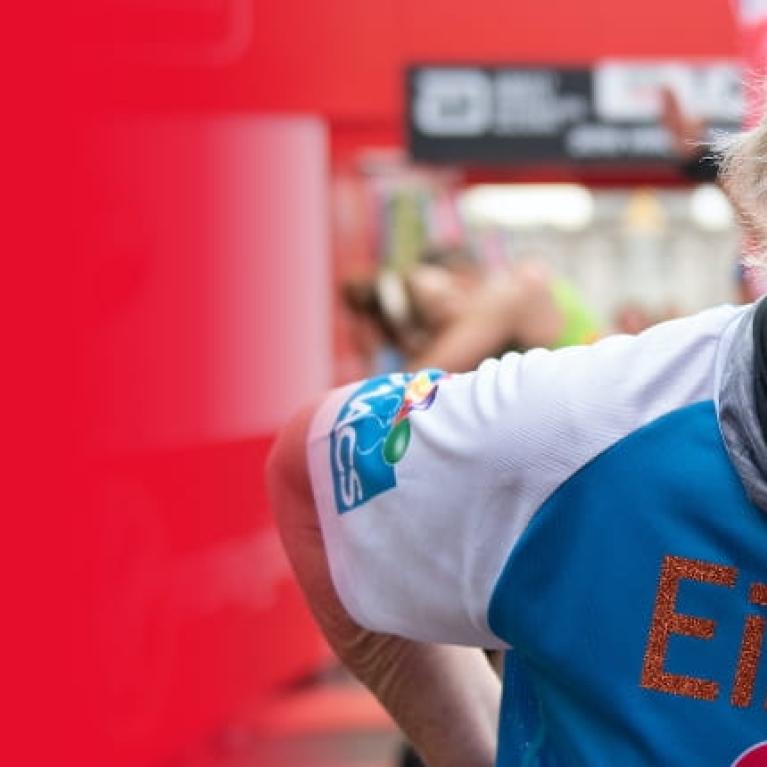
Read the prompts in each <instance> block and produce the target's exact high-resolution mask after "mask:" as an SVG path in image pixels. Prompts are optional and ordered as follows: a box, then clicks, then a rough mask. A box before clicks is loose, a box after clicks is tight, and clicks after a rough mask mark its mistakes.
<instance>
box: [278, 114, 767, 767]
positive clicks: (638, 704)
mask: <svg viewBox="0 0 767 767" xmlns="http://www.w3.org/2000/svg"><path fill="white" fill-rule="evenodd" d="M729 151H730V154H729V161H728V162H729V165H728V167H729V173H730V178H731V181H732V185H731V191H732V193H733V194H734V195H736V196H737V199H738V200H739V204H740V207H741V209H742V210H743V211H746V213H747V215H748V217H749V220H750V222H751V225H752V227H753V229H754V231H757V232H759V233H760V235H761V236H762V242H764V235H765V233H767V224H765V221H767V206H766V205H765V201H764V195H763V190H764V188H765V187H766V186H767V122H763V123H762V124H760V125H759V126H758V127H757V128H756V129H755V130H754V131H753V132H751V133H748V134H745V135H744V136H743V137H741V138H740V139H739V140H738V141H737V142H735V143H733V145H732V146H731V147H730V150H729ZM269 484H270V492H271V497H272V502H273V508H274V509H275V511H276V513H277V515H278V520H279V526H280V530H281V534H282V537H283V541H284V544H285V547H286V550H287V552H288V555H289V557H290V560H291V562H292V564H293V567H294V568H295V571H296V573H297V576H298V579H299V582H300V583H301V585H302V587H303V588H304V590H305V592H306V594H307V597H308V599H309V603H310V605H311V607H312V609H313V611H314V614H315V616H316V618H317V620H318V621H319V623H320V625H321V626H322V628H323V630H324V631H325V633H326V635H327V637H328V639H329V641H330V643H331V645H332V646H333V648H334V649H335V651H336V653H337V654H338V655H339V657H340V658H341V659H342V660H343V661H344V662H345V663H346V664H347V665H348V667H349V668H350V669H352V670H353V672H354V673H355V674H356V675H357V676H358V677H359V678H360V679H361V680H362V681H363V682H364V683H365V684H366V685H367V686H368V687H369V688H370V689H371V690H372V691H373V692H374V693H375V694H376V695H377V696H378V698H379V700H381V702H382V703H383V705H384V706H385V707H386V708H387V709H388V710H389V712H390V713H391V714H392V716H393V717H394V718H395V720H396V721H397V722H398V723H399V724H400V726H401V727H402V729H403V730H404V732H405V733H406V734H407V735H408V736H409V737H410V738H411V740H412V741H413V742H414V743H415V744H416V746H417V748H418V749H419V751H420V753H421V754H422V755H423V757H424V759H425V761H426V763H427V764H429V765H430V767H466V765H472V767H490V765H492V764H497V765H502V766H504V767H505V766H506V765H514V764H520V763H521V764H530V763H545V764H555V763H556V764H568V765H596V764H610V765H617V764H620V765H627V766H633V765H636V766H637V767H640V766H646V765H664V766H668V767H675V766H679V767H682V766H683V765H688V764H693V763H694V764H697V765H703V766H704V767H705V766H706V765H711V766H712V767H714V765H734V764H740V763H741V761H742V760H741V757H743V758H745V757H746V755H749V756H748V758H749V759H752V757H754V756H756V758H757V759H759V758H760V757H761V758H762V759H764V758H765V757H766V756H767V744H765V742H764V734H765V712H764V695H765V691H764V688H763V684H762V682H763V681H764V678H763V676H764V675H763V674H761V671H762V670H763V669H762V666H763V665H764V660H765V659H764V652H763V650H764V648H763V643H764V642H763V640H764V630H765V618H764V615H763V612H764V609H765V607H767V564H766V563H767V516H765V515H766V514H767V304H766V303H765V302H764V301H762V302H761V303H759V304H757V305H752V306H743V307H730V306H725V307H719V308H715V309H711V310H708V311H705V312H701V313H700V314H697V315H694V316H692V317H688V318H684V319H680V320H676V321H672V322H667V323H663V324H661V325H658V326H655V327H653V328H651V329H649V330H647V331H645V332H644V333H641V334H640V335H637V336H630V335H621V336H613V337H610V338H606V339H604V340H602V341H599V342H597V343H595V344H593V345H590V346H580V347H577V348H570V349H561V350H557V351H546V350H543V349H536V350H534V351H531V352H528V353H527V354H524V355H521V354H515V353H512V354H508V355H506V356H505V357H504V358H503V359H502V360H500V361H499V360H490V361H486V362H485V363H483V364H482V365H481V366H480V367H479V368H478V369H477V370H476V371H474V372H471V373H467V374H463V375H454V376H443V375H441V374H440V373H439V372H438V371H423V372H421V373H419V374H417V375H392V376H387V377H383V378H378V379H373V380H370V381H366V382H362V383H361V384H352V385H350V386H348V387H345V388H344V389H341V390H336V391H335V392H333V393H331V394H329V395H328V396H327V397H325V398H323V399H322V401H321V402H320V403H315V404H314V405H312V406H310V407H307V408H305V409H304V410H303V411H302V412H301V413H300V414H299V415H298V416H296V418H295V419H294V420H293V421H292V423H291V424H290V425H289V426H288V427H287V429H286V430H285V431H284V432H283V434H282V436H281V438H280V440H279V442H278V444H277V446H276V449H275V451H274V453H273V456H272V459H271V463H270V469H269ZM682 643H684V645H682ZM511 646H513V647H514V650H515V652H514V654H513V656H512V657H513V658H514V663H512V664H508V663H507V664H506V668H505V670H504V680H503V688H504V696H503V699H502V698H501V685H500V684H499V681H498V679H497V677H496V676H495V675H494V673H493V672H492V670H491V669H490V667H489V665H488V664H487V662H486V661H485V659H484V656H483V655H482V654H481V653H480V651H479V650H478V649H476V648H478V647H495V648H498V649H506V648H508V647H511ZM752 761H753V760H752ZM749 763H751V762H749ZM753 763H759V762H758V761H753Z"/></svg>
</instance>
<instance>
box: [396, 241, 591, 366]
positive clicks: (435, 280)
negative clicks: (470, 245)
mask: <svg viewBox="0 0 767 767" xmlns="http://www.w3.org/2000/svg"><path fill="white" fill-rule="evenodd" d="M408 284H409V290H410V292H411V294H412V296H413V299H414V301H415V304H416V306H417V307H418V311H419V314H420V316H421V321H422V322H423V324H424V326H425V328H426V330H427V332H428V339H429V340H428V342H427V343H425V344H424V345H422V346H421V347H420V349H419V350H418V353H417V354H416V355H415V356H411V357H410V358H409V366H410V367H411V368H413V369H417V368H422V367H438V368H441V369H444V370H448V371H464V370H470V369H473V368H474V367H476V366H477V364H479V363H480V362H481V361H482V360H483V359H485V358H487V357H497V356H500V355H501V354H503V353H505V352H507V351H512V350H520V349H529V348H533V347H537V346H544V347H548V348H558V347H561V346H570V345H574V344H582V343H590V342H591V341H593V340H595V339H596V338H597V337H598V335H599V330H598V326H597V323H596V322H595V320H594V318H593V316H592V314H591V312H590V311H589V310H588V308H587V307H586V305H585V303H584V302H583V300H582V299H581V298H580V296H579V295H578V293H577V292H576V291H575V289H574V288H573V287H572V286H571V285H569V284H568V283H567V282H566V281H565V280H563V279H562V278H561V277H559V276H557V275H555V274H553V273H552V271H551V270H550V269H549V268H548V267H546V266H545V265H544V264H541V263H538V262H535V261H532V260H525V261H519V262H517V263H514V264H511V265H509V266H507V267H504V268H502V269H499V270H495V271H493V272H488V271H487V270H485V269H483V268H482V267H481V266H480V265H479V264H478V263H477V262H476V261H475V260H473V259H472V258H471V257H470V256H469V255H468V254H467V253H466V252H465V251H461V250H458V249H455V248H453V249H449V250H447V251H439V250H432V251H428V252H427V253H425V254H424V257H423V260H422V263H421V265H419V266H418V267H417V268H416V269H414V270H413V271H412V272H411V274H410V275H409V276H408Z"/></svg>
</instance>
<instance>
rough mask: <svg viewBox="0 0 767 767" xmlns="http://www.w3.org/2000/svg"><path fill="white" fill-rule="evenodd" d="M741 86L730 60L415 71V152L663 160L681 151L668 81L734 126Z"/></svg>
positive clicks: (487, 160) (534, 160) (411, 101)
mask: <svg viewBox="0 0 767 767" xmlns="http://www.w3.org/2000/svg"><path fill="white" fill-rule="evenodd" d="M740 82H741V72H740V69H739V68H738V66H737V65H736V64H734V63H732V62H730V61H717V62H710V63H696V64H694V65H691V64H685V63H679V62H660V63H652V62H638V63H636V62H619V61H611V62H605V63H603V64H600V65H598V66H596V67H594V68H562V67H515V66H503V67H478V66H422V67H413V68H411V69H410V70H409V71H408V73H407V119H408V133H409V149H410V154H411V157H412V158H413V159H414V160H417V161H424V162H436V163H446V162H449V163H477V164H493V165H498V164H551V163H556V164H562V163H563V162H564V163H568V164H577V165H581V164H585V165H594V164H597V165H606V164H620V165H621V166H625V165H627V164H630V165H647V164H655V165H657V164H658V163H659V162H663V163H666V162H668V161H669V160H671V159H672V158H673V156H674V154H673V147H672V143H671V138H670V136H669V135H668V134H667V132H666V131H665V130H664V128H663V127H662V126H661V124H660V121H659V106H660V101H659V96H658V94H659V91H660V87H661V86H662V85H667V86H669V87H672V88H673V90H674V91H675V93H677V95H678V96H679V98H680V100H681V101H682V104H683V106H684V108H685V109H686V110H689V111H690V112H691V113H694V114H696V115H698V116H700V117H701V118H703V119H704V120H705V121H706V123H707V124H708V125H709V127H710V128H711V129H712V130H725V131H727V130H733V129H736V128H737V126H738V125H739V124H740V121H741V119H742V114H743V93H742V88H741V85H740Z"/></svg>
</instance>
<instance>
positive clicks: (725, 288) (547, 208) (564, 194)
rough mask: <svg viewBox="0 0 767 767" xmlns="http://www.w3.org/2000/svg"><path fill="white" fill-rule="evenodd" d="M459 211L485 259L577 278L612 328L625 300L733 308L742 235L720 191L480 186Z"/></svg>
mask: <svg viewBox="0 0 767 767" xmlns="http://www.w3.org/2000/svg"><path fill="white" fill-rule="evenodd" d="M460 211H461V214H462V217H463V219H464V222H465V224H466V228H467V231H468V232H469V236H470V238H471V241H472V243H473V245H474V246H475V249H476V250H477V251H478V252H479V253H483V252H484V251H486V250H488V249H489V248H488V243H489V242H492V249H494V250H497V249H498V247H499V243H500V247H501V249H502V250H503V252H504V254H505V256H506V257H507V258H512V259H513V258H518V257H524V256H533V257H537V258H540V259H542V260H543V261H546V262H547V263H550V264H551V265H552V266H553V267H554V268H556V269H557V270H558V271H559V272H560V273H561V274H563V275H564V276H566V277H567V278H569V279H570V280H572V282H573V283H574V284H575V285H576V286H577V287H578V288H579V289H580V291H581V292H582V293H583V295H584V296H585V297H586V299H587V300H588V301H589V303H590V304H591V306H592V307H593V308H594V310H595V311H596V312H597V313H598V314H599V315H600V317H601V318H602V320H603V322H605V324H606V325H608V326H609V325H610V324H611V321H612V319H613V317H614V316H615V313H616V311H617V310H618V309H619V308H620V307H621V306H623V305H625V304H627V303H639V304H641V305H642V306H644V307H645V308H646V309H647V310H648V311H650V312H652V313H667V312H671V311H677V312H680V313H688V312H693V311H697V310H699V309H702V308H704V307H706V306H712V305H715V304H719V303H725V302H729V301H732V300H733V298H734V295H735V274H734V264H735V260H736V256H737V252H738V246H739V239H740V236H739V232H738V229H737V226H736V223H735V218H734V215H733V212H732V209H731V207H730V205H729V203H728V202H727V199H726V198H725V197H724V195H723V194H722V193H721V192H720V191H719V189H718V188H717V187H715V186H711V185H704V186H700V187H697V188H696V189H694V190H692V191H687V190H673V189H668V190H658V189H649V188H646V189H642V188H640V189H613V190H604V191H602V190H589V189H587V188H586V187H582V186H579V185H574V184H552V185H482V186H477V187H474V188H472V189H469V190H467V191H466V192H465V193H464V194H463V195H462V198H461V201H460Z"/></svg>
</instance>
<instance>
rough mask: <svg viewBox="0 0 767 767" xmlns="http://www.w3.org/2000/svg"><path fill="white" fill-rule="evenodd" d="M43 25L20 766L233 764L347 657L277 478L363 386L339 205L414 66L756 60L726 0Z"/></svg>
mask: <svg viewBox="0 0 767 767" xmlns="http://www.w3.org/2000/svg"><path fill="white" fill-rule="evenodd" d="M24 16H25V18H20V19H18V26H13V27H11V28H10V29H9V31H11V35H10V37H12V38H13V42H14V43H15V45H13V46H11V47H9V48H7V53H8V54H9V55H8V61H7V62H6V74H7V76H8V78H9V80H10V84H9V101H8V112H7V114H6V120H7V123H8V124H7V126H6V130H7V132H8V135H7V141H6V153H5V154H6V155H7V157H6V160H7V162H6V168H7V175H6V179H7V181H6V187H7V192H8V193H9V195H10V197H12V198H13V199H12V201H11V202H10V203H9V204H8V206H7V207H6V217H7V222H6V228H5V231H6V237H7V239H6V243H7V248H8V251H9V252H8V254H7V259H8V260H9V261H10V262H11V264H12V268H11V270H10V271H9V279H8V280H7V283H6V284H7V285H8V291H7V292H8V300H7V301H6V302H5V308H6V312H7V316H6V326H7V328H8V329H9V331H10V332H9V333H8V336H9V345H8V348H9V354H10V356H9V360H12V363H11V364H10V365H9V371H10V375H8V379H9V381H8V383H7V387H8V391H7V397H6V402H8V403H9V411H10V412H9V417H8V435H9V445H10V446H11V452H12V453H13V456H12V459H11V460H10V461H9V462H8V469H9V471H8V474H9V481H8V487H9V494H8V499H9V507H8V508H9V511H8V514H9V516H10V517H11V518H12V525H11V527H12V529H13V534H12V535H9V536H8V540H9V547H8V548H9V551H8V557H6V561H7V573H6V583H7V585H8V587H9V591H10V595H9V601H8V604H9V611H8V613H7V615H8V621H7V631H6V633H7V634H8V636H7V639H6V641H7V642H8V648H7V650H6V653H5V657H6V665H7V674H6V677H7V680H8V688H7V689H8V694H7V702H8V703H9V704H10V708H11V709H12V713H11V716H10V717H9V719H8V730H9V739H8V742H7V744H6V748H7V752H8V754H11V753H12V752H13V751H14V749H18V754H19V755H18V756H17V757H15V758H16V759H17V760H18V761H17V763H20V764H43V763H48V762H49V761H51V760H52V759H54V758H55V759H56V761H57V763H59V764H78V765H83V764H90V763H93V764H98V765H122V764H124V765H130V766H131V767H144V766H146V767H150V766H151V767H154V766H155V765H171V764H178V765H186V764H198V763H209V764H212V763H214V761H215V758H214V756H205V755H206V754H208V751H206V750H205V748H204V747H203V745H202V744H206V743H209V742H210V739H211V738H214V737H216V735H217V733H222V732H224V733H225V732H229V731H231V730H232V728H235V727H256V726H257V725H258V723H259V722H260V721H264V719H263V717H264V713H263V712H264V710H265V709H268V707H269V705H270V702H271V701H272V700H274V699H275V697H276V696H278V695H279V694H280V693H281V692H283V691H284V690H285V689H287V688H289V687H290V685H295V684H296V683H298V682H300V680H302V679H305V678H307V677H309V676H311V675H312V674H313V673H315V672H316V671H317V670H318V669H322V668H323V667H324V665H325V664H326V662H327V659H328V650H327V648H326V647H325V646H324V644H323V642H322V640H321V639H320V637H319V636H318V634H317V632H316V630H315V629H314V628H313V625H312V622H311V620H310V617H309V615H308V613H307V610H306V608H305V606H304V604H303V602H302V600H301V598H300V596H299V594H298V591H297V589H296V587H295V585H294V584H293V582H292V580H291V577H290V574H289V571H288V568H287V563H286V561H285V559H284V556H283V554H282V552H281V549H280V546H279V542H278V540H277V536H276V533H275V530H274V526H273V524H272V521H271V519H270V513H269V509H268V504H267V501H266V496H265V489H264V484H263V466H264V460H265V456H266V455H267V453H268V449H269V446H270V444H271V442H272V440H273V437H274V434H275V431H276V430H277V428H278V427H279V425H280V423H282V422H283V421H284V420H285V419H286V418H287V417H288V415H289V414H290V412H291V411H292V410H293V409H295V408H296V407H297V406H298V405H299V404H300V403H301V402H302V401H303V400H305V399H307V398H309V397H310V396H311V395H312V394H314V393H315V392H317V391H319V390H321V389H323V388H326V387H328V386H329V385H331V384H332V383H333V382H334V380H336V379H337V378H338V377H339V375H340V374H339V368H343V365H344V347H343V339H342V337H341V336H340V334H339V332H338V327H337V322H335V321H334V317H335V314H334V308H333V307H334V302H333V298H332V295H333V285H334V279H335V275H337V274H338V273H339V272H340V271H341V270H342V269H343V268H344V266H345V264H347V263H349V262H351V261H354V260H355V259H356V258H358V256H359V252H360V251H361V250H363V249H364V242H363V240H364V233H362V234H360V233H359V232H357V231H356V230H352V231H351V232H350V233H349V232H347V231H346V230H344V228H343V226H342V225H339V223H338V222H337V221H334V220H333V218H332V215H331V207H332V199H333V195H335V194H338V193H339V189H341V190H343V188H344V184H346V185H347V186H349V185H351V186H353V185H354V183H355V176H354V172H353V168H354V163H355V162H356V160H357V158H358V156H359V152H360V151H361V150H368V149H370V148H376V149H381V148H385V149H386V148H388V149H394V150H402V148H403V142H404V104H403V98H404V90H403V72H404V69H405V67H406V66H407V65H409V64H412V63H417V62H453V61H469V62H474V61H479V62H485V63H492V62H506V61H509V60H513V61H515V62H518V63H528V62H529V63H536V62H545V63H558V64H575V65H580V64H589V63H591V62H593V61H596V60H599V59H604V58H609V57H613V56H615V57H621V58H638V59H643V58H649V59H653V58H664V57H677V58H678V57H681V58H691V59H695V58H696V57H701V58H731V57H736V56H738V55H739V53H740V44H741V43H740V38H739V36H738V33H737V30H736V25H735V22H734V20H733V16H732V13H731V8H730V6H729V4H728V2H727V0H710V1H709V2H706V3H704V4H701V3H700V2H692V0H684V1H682V0H679V2H676V3H669V2H667V0H644V1H643V2H641V3H639V2H629V1H628V0H625V1H624V2H604V0H581V2H578V3H573V2H571V1H570V0H550V2H547V3H533V2H523V1H522V0H475V1H474V2H470V3H469V2H465V0H420V2H416V3H413V2H404V0H390V1H389V2H359V0H310V1H308V2H307V0H301V1H300V2H299V1H298V0H283V1H282V2H279V3H266V2H256V1H255V0H166V1H165V2H162V3H160V2H155V1H154V0H136V1H135V2H131V3H126V2H120V1H119V0H105V1H104V2H100V3H96V2H95V1H94V2H90V3H89V2H80V3H76V4H74V5H73V6H71V7H70V8H67V10H66V13H64V12H62V9H61V8H59V9H58V10H56V9H54V8H51V9H47V8H41V7H38V6H37V5H35V6H30V7H29V8H27V9H26V10H25V12H24ZM16 31H18V34H16ZM487 173H488V174H489V173H490V172H489V171H487ZM475 174H478V177H480V178H481V175H482V173H481V172H479V171H475ZM629 180H630V179H629ZM11 272H12V274H11ZM17 273H18V274H17ZM16 278H18V280H17V279H16ZM17 285H18V286H20V287H21V288H22V289H21V290H20V289H18V288H17ZM317 318H321V320H320V321H318V319H317Z"/></svg>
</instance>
